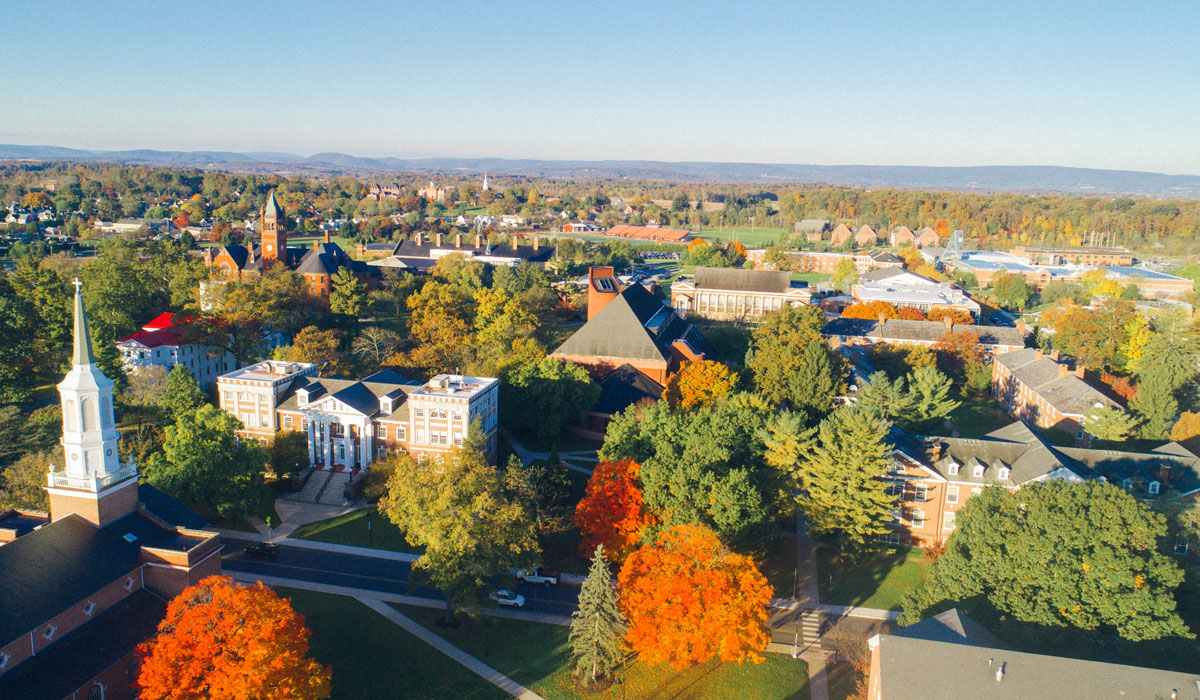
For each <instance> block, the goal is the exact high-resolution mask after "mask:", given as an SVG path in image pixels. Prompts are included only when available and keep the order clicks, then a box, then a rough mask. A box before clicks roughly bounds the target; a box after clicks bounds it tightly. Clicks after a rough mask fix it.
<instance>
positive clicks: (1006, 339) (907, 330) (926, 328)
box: [821, 317, 1025, 355]
mask: <svg viewBox="0 0 1200 700" xmlns="http://www.w3.org/2000/svg"><path fill="white" fill-rule="evenodd" d="M964 331H965V332H967V333H970V334H971V335H973V336H975V338H976V339H977V340H978V341H979V348H980V350H982V351H983V352H984V353H986V354H988V355H1000V354H1003V353H1006V352H1012V351H1014V350H1020V349H1022V348H1024V347H1025V326H1024V324H1018V326H1017V327H1016V328H1010V327H1006V326H977V325H974V324H961V323H954V321H953V320H952V319H951V318H949V317H947V318H945V319H943V320H941V321H907V320H904V319H899V318H880V319H878V320H876V319H869V318H836V319H833V320H831V321H829V322H828V323H826V324H825V326H824V327H823V328H822V329H821V334H822V335H823V336H825V338H826V339H828V340H829V344H830V345H831V346H833V347H834V348H835V349H836V348H838V347H840V346H842V345H856V346H869V345H875V344H877V343H891V344H893V345H924V346H927V347H928V346H932V345H933V344H934V343H936V342H938V341H939V340H941V339H942V338H943V337H945V335H946V334H947V333H959V332H964Z"/></svg>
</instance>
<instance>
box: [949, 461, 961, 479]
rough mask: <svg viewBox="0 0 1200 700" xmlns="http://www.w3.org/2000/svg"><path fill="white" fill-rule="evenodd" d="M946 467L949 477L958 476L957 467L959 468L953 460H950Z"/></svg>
mask: <svg viewBox="0 0 1200 700" xmlns="http://www.w3.org/2000/svg"><path fill="white" fill-rule="evenodd" d="M946 467H947V469H948V470H949V472H950V475H951V476H954V475H956V474H958V467H959V464H958V462H955V461H954V460H950V463H949V464H947V465H946Z"/></svg>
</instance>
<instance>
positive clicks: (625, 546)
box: [575, 459, 654, 561]
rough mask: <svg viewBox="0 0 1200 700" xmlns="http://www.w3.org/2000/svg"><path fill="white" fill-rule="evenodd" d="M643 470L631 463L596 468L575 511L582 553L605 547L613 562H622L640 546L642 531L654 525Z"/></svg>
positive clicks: (627, 461) (621, 462)
mask: <svg viewBox="0 0 1200 700" xmlns="http://www.w3.org/2000/svg"><path fill="white" fill-rule="evenodd" d="M640 469H641V465H639V464H638V463H637V462H634V461H632V460H628V459H624V460H619V461H615V462H607V461H606V462H600V463H599V464H597V465H596V468H595V469H594V470H593V471H592V476H591V477H590V478H588V483H587V489H586V491H585V492H584V495H583V498H582V499H580V501H579V504H578V505H577V506H576V507H575V525H576V527H578V528H579V533H580V536H581V540H580V543H579V551H580V553H582V554H586V553H587V552H590V551H593V550H595V549H596V547H598V546H603V547H604V551H605V552H606V555H607V556H608V557H609V558H611V559H613V560H614V561H621V560H622V559H624V558H625V555H626V554H628V553H629V552H630V551H631V550H632V549H633V548H634V547H635V546H637V543H638V540H639V539H640V538H641V536H642V531H643V530H645V529H646V527H648V526H649V525H652V524H653V523H654V519H653V518H652V517H651V516H650V514H649V513H647V512H646V507H645V503H644V502H643V500H642V488H641V484H640V483H639V482H638V471H639V470H640Z"/></svg>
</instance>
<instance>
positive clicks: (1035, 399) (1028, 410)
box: [992, 348, 1119, 445]
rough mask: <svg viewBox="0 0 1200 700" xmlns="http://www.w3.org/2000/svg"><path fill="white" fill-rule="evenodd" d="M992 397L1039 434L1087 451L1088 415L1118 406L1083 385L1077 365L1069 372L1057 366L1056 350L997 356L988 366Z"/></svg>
mask: <svg viewBox="0 0 1200 700" xmlns="http://www.w3.org/2000/svg"><path fill="white" fill-rule="evenodd" d="M992 394H993V395H995V397H996V399H997V400H998V401H1000V403H1002V404H1003V405H1004V407H1005V408H1006V409H1007V410H1008V412H1009V413H1010V414H1011V415H1012V416H1013V417H1014V418H1017V419H1019V420H1021V421H1024V422H1025V423H1027V424H1029V425H1034V426H1037V427H1038V428H1041V429H1044V430H1045V429H1051V428H1053V429H1056V430H1061V431H1063V432H1064V433H1066V434H1068V435H1070V436H1071V437H1072V438H1073V439H1074V440H1075V443H1076V444H1077V445H1088V444H1090V443H1091V442H1092V436H1091V435H1088V434H1087V433H1086V432H1084V429H1083V426H1084V422H1085V420H1086V418H1087V416H1088V415H1089V414H1091V413H1092V412H1093V411H1095V410H1097V409H1101V408H1113V407H1119V406H1118V404H1117V403H1116V402H1115V401H1113V400H1112V399H1110V398H1109V397H1108V396H1106V395H1104V394H1103V393H1101V392H1100V391H1099V390H1097V389H1095V388H1094V387H1092V386H1091V385H1090V384H1088V383H1087V382H1086V381H1084V368H1083V365H1078V366H1076V368H1075V371H1073V372H1072V371H1070V370H1069V368H1068V367H1067V365H1066V363H1064V362H1060V361H1059V355H1058V351H1057V350H1053V351H1051V352H1050V354H1049V355H1045V354H1043V353H1042V351H1041V350H1038V349H1034V348H1023V349H1021V350H1015V351H1013V352H1009V353H1004V354H1002V355H997V356H996V358H995V360H994V361H993V362H992Z"/></svg>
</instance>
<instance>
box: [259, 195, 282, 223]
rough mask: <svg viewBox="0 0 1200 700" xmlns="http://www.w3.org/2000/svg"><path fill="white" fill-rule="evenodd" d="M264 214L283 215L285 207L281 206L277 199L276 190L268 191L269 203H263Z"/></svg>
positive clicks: (265, 215)
mask: <svg viewBox="0 0 1200 700" xmlns="http://www.w3.org/2000/svg"><path fill="white" fill-rule="evenodd" d="M263 216H264V217H267V216H271V217H275V218H279V217H281V216H283V207H281V206H279V200H277V199H275V190H271V191H270V192H268V193H267V203H266V204H264V205H263Z"/></svg>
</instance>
